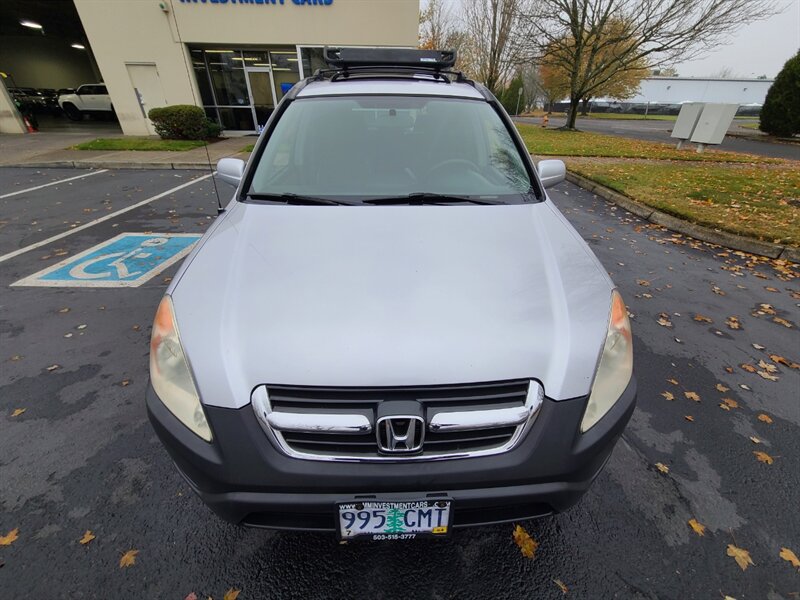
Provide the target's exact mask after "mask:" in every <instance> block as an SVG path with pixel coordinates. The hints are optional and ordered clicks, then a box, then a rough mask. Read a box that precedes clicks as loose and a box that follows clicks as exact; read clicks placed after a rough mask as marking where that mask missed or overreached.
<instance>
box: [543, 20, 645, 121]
mask: <svg viewBox="0 0 800 600" xmlns="http://www.w3.org/2000/svg"><path fill="white" fill-rule="evenodd" d="M625 30H626V25H625V24H624V23H622V22H619V21H617V22H614V23H610V24H609V26H608V27H607V31H606V33H605V35H606V36H615V37H622V36H623V32H624V31H625ZM574 43H575V42H574V38H571V39H570V40H559V42H558V46H560V47H564V46H570V45H574ZM555 47H556V45H554V47H553V48H552V49H551V50H549V51H548V52H547V53H546V54H545V56H544V58H543V59H542V63H543V65H544V66H545V71H544V74H545V75H546V77H547V79H548V81H547V87H548V88H549V89H552V90H558V91H559V92H561V98H564V97H567V96H569V92H570V76H571V73H570V72H569V71H568V70H567V69H565V68H564V65H563V64H562V63H561V62H560V61H558V60H557V59H556V58H555V56H556V52H555ZM625 49H626V42H618V43H615V44H611V45H607V46H605V47H603V48H602V49H601V50H599V51H598V53H597V57H596V60H597V61H598V62H604V63H607V62H609V60H608V57H607V56H606V55H611V56H612V57H613V56H615V55H616V54H618V53H620V52H624V51H625ZM588 58H589V57H584V63H585V62H586V61H587V60H588ZM583 68H585V64H584V66H583ZM649 74H650V68H649V67H648V64H647V61H646V60H645V59H640V60H639V61H638V62H637V63H636V64H633V65H631V68H630V69H626V70H620V71H616V72H613V73H611V74H610V76H608V73H606V72H605V71H604V70H598V71H597V72H596V74H595V76H594V79H596V80H599V83H597V84H596V85H594V83H595V82H594V81H592V82H589V83H590V84H592V85H589V86H587V89H591V91H590V92H587V93H585V94H584V95H583V97H582V98H581V101H582V103H583V106H582V110H581V114H583V115H585V114H587V112H588V107H589V102H590V101H591V100H592V99H593V98H614V99H615V100H625V99H627V98H630V97H631V96H634V95H635V94H636V92H637V91H638V89H639V84H640V83H641V81H642V79H644V78H645V77H647V76H648V75H649Z"/></svg>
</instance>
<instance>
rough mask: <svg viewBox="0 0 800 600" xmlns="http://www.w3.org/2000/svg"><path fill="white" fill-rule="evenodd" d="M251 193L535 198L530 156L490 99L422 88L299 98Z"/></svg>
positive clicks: (366, 197)
mask: <svg viewBox="0 0 800 600" xmlns="http://www.w3.org/2000/svg"><path fill="white" fill-rule="evenodd" d="M248 194H249V195H250V196H254V197H257V196H259V195H262V194H269V195H286V194H292V195H298V196H304V197H319V198H331V199H340V200H348V201H351V202H352V201H365V200H374V199H377V198H395V197H404V196H409V195H412V194H413V195H420V194H423V195H424V194H435V195H439V196H447V197H451V198H453V199H454V200H457V199H458V198H473V199H490V200H492V202H486V203H492V204H496V203H509V204H512V203H514V204H516V203H520V202H531V201H534V198H533V196H532V194H531V180H530V177H529V175H528V172H527V170H526V169H525V164H524V163H523V160H522V157H521V156H520V154H519V152H518V150H517V148H516V146H515V145H514V142H513V140H512V138H511V135H510V134H509V132H508V129H507V128H506V126H505V125H504V123H503V121H502V120H501V119H500V117H499V116H498V114H497V113H496V112H495V111H494V109H493V108H492V107H491V105H490V104H489V103H487V102H485V101H482V100H461V99H455V98H440V97H419V96H347V97H342V96H338V97H328V98H300V99H297V100H295V101H294V102H292V103H291V104H290V105H289V106H288V107H287V109H286V111H285V112H284V113H283V115H282V116H281V117H280V119H279V121H278V123H277V125H276V127H275V129H274V130H273V131H272V134H271V135H270V137H269V139H268V141H267V145H266V148H265V149H264V152H263V154H262V155H261V158H260V160H259V162H258V165H257V166H256V170H255V172H254V175H253V179H252V183H251V185H250V189H249V190H248Z"/></svg>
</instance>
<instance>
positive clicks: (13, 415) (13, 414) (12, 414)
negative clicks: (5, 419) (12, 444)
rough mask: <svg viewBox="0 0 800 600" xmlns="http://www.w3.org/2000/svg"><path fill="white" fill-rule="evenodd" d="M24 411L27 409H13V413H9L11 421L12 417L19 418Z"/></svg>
mask: <svg viewBox="0 0 800 600" xmlns="http://www.w3.org/2000/svg"><path fill="white" fill-rule="evenodd" d="M26 410H28V409H27V408H15V409H14V412H12V413H11V418H12V419H13V418H14V417H18V416H20V415H21V414H22V413H24V412H25V411H26Z"/></svg>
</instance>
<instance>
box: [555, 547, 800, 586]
mask: <svg viewBox="0 0 800 600" xmlns="http://www.w3.org/2000/svg"><path fill="white" fill-rule="evenodd" d="M778 556H780V557H781V558H782V559H783V560H787V561H789V562H790V563H791V565H792V566H793V567H794V568H795V569H800V559H798V558H797V555H796V554H795V553H794V552H792V551H791V550H789V549H788V548H781V553H780V554H779V555H778ZM564 593H566V592H564Z"/></svg>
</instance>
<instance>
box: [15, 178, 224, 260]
mask: <svg viewBox="0 0 800 600" xmlns="http://www.w3.org/2000/svg"><path fill="white" fill-rule="evenodd" d="M213 175H214V173H208V174H207V175H203V176H202V177H198V178H196V179H192V180H191V181H187V182H186V183H182V184H181V185H179V186H176V187H174V188H172V189H169V190H167V191H166V192H161V193H160V194H156V195H155V196H151V197H150V198H147V199H146V200H142V201H141V202H137V203H136V204H131V205H130V206H126V207H125V208H122V209H120V210H118V211H116V212H113V213H110V214H107V215H106V216H104V217H100V218H99V219H95V220H94V221H89V222H88V223H84V224H83V225H81V226H80V227H76V228H75V229H70V230H69V231H65V232H63V233H59V234H58V235H54V236H53V237H49V238H47V239H46V240H42V241H41V242H36V243H35V244H31V245H30V246H25V247H24V248H20V249H19V250H14V252H9V253H8V254H4V255H3V256H0V263H1V262H5V261H7V260H9V259H12V258H14V257H15V256H19V255H20V254H25V253H26V252H30V251H31V250H36V248H41V247H42V246H46V245H47V244H50V243H52V242H55V241H56V240H60V239H62V238H65V237H67V236H69V235H72V234H73V233H78V232H79V231H83V230H84V229H88V228H89V227H93V226H95V225H97V224H98V223H102V222H103V221H108V220H109V219H113V218H115V217H118V216H119V215H121V214H123V213H126V212H128V211H131V210H134V209H136V208H139V207H140V206H144V205H145V204H149V203H150V202H153V201H155V200H158V199H159V198H163V197H164V196H169V195H170V194H172V193H174V192H177V191H179V190H182V189H183V188H186V187H189V186H190V185H194V184H195V183H198V182H200V181H203V180H204V179H208V178H209V177H212V176H213Z"/></svg>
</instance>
